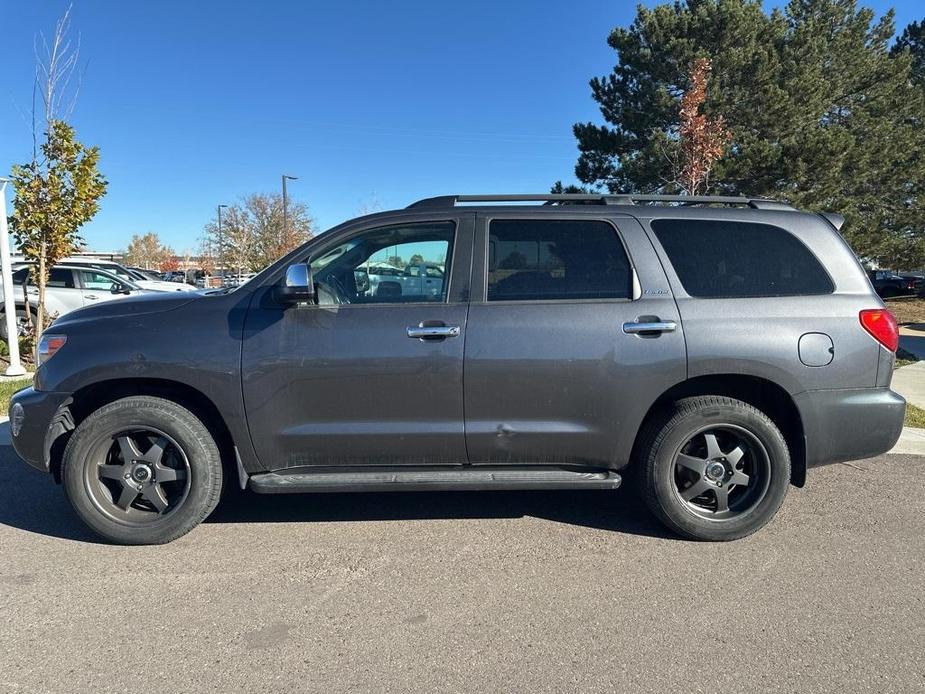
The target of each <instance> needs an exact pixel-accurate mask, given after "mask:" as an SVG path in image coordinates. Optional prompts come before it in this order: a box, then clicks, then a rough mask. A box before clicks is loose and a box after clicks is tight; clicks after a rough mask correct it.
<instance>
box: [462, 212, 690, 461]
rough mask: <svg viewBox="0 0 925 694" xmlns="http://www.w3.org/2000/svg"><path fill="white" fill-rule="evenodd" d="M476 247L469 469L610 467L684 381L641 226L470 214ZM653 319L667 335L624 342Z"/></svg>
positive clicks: (555, 216)
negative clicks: (663, 397) (657, 402)
mask: <svg viewBox="0 0 925 694" xmlns="http://www.w3.org/2000/svg"><path fill="white" fill-rule="evenodd" d="M476 248H477V249H478V250H477V252H476V253H475V255H474V257H475V258H476V261H475V271H474V272H473V290H472V295H473V300H472V303H471V306H470V309H469V321H468V324H467V328H466V369H465V405H466V438H467V443H468V452H469V459H470V462H471V463H473V464H481V463H490V464H544V463H558V464H570V463H571V464H578V465H586V466H592V467H620V466H621V465H622V464H623V463H625V462H626V459H627V457H628V456H629V451H630V449H631V447H632V443H633V439H634V437H635V436H636V432H637V431H638V428H639V424H640V422H641V420H642V418H643V416H644V415H645V413H646V410H647V409H648V407H649V406H650V405H651V403H652V402H653V401H654V399H655V398H656V397H658V395H659V394H660V393H663V392H664V391H665V390H667V389H668V388H669V387H670V386H672V385H674V384H675V383H678V382H680V381H682V380H684V378H685V374H686V354H685V347H684V337H683V335H682V331H681V322H680V319H679V317H678V309H677V306H676V305H675V302H674V299H673V297H672V296H671V295H670V293H669V289H668V283H667V280H666V278H665V276H664V272H663V271H662V269H661V266H660V264H659V262H658V259H657V257H656V256H655V252H654V250H653V248H652V244H651V243H650V242H649V240H648V238H647V237H646V236H645V233H644V231H643V229H642V228H641V226H640V225H639V223H638V222H637V221H636V220H635V219H633V218H631V217H625V218H624V217H615V216H609V217H608V218H597V217H595V216H594V215H592V214H588V213H582V212H580V211H579V212H574V211H573V212H571V213H569V212H568V211H567V210H563V211H561V212H558V213H555V212H551V211H549V210H548V209H546V210H542V211H537V212H532V213H531V212H530V211H529V210H526V211H525V212H523V213H512V212H509V211H504V212H502V211H499V212H498V213H497V214H491V215H488V214H486V215H484V216H483V215H481V214H480V215H479V220H478V234H477V241H476ZM657 322H665V323H667V324H668V326H666V327H668V328H672V327H673V330H672V331H665V332H653V331H647V332H644V333H638V332H633V330H635V329H636V326H635V324H639V323H644V324H651V323H657ZM671 324H673V326H672V325H671Z"/></svg>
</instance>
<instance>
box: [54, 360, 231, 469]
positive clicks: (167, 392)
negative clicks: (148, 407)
mask: <svg viewBox="0 0 925 694" xmlns="http://www.w3.org/2000/svg"><path fill="white" fill-rule="evenodd" d="M130 395H151V396H154V397H160V398H163V399H165V400H170V401H172V402H175V403H177V404H178V405H181V406H183V407H185V408H186V409H188V410H189V411H190V412H192V413H193V414H194V415H196V417H198V418H199V420H200V421H201V422H202V423H203V424H204V425H205V427H206V429H208V430H209V433H210V434H212V438H213V439H214V440H215V444H216V445H217V446H218V450H219V453H220V455H221V458H222V465H223V467H224V468H225V472H226V475H227V476H226V479H236V478H237V475H238V473H237V470H236V467H235V444H234V439H233V437H232V435H231V430H230V429H229V427H228V424H227V423H226V421H225V418H224V417H223V416H222V414H221V412H220V411H219V409H218V407H216V405H215V403H214V402H212V400H211V399H210V398H208V397H207V396H206V395H205V394H204V393H202V392H201V391H199V390H197V389H196V388H193V387H192V386H190V385H187V384H186V383H181V382H179V381H171V380H169V379H161V378H117V379H108V380H105V381H97V382H95V383H91V384H88V385H86V386H83V387H82V388H80V389H78V390H76V391H75V392H74V393H73V395H72V396H71V397H70V398H69V400H68V402H67V403H66V407H67V410H68V411H69V413H70V418H71V420H72V422H71V425H70V426H69V427H67V430H66V431H61V432H59V433H58V435H57V437H56V438H55V439H54V440H53V441H51V442H50V443H49V448H48V449H47V450H49V461H50V472H51V473H52V474H53V475H54V477H55V480H56V481H57V482H60V481H61V457H62V454H63V452H64V447H65V446H66V445H67V440H68V439H69V438H70V435H71V433H72V432H73V430H74V429H76V428H77V426H79V425H80V423H81V422H82V421H83V420H84V419H86V418H87V417H88V416H89V415H90V414H91V413H93V412H95V411H96V410H98V409H99V408H100V407H102V406H104V405H107V404H109V403H110V402H114V401H115V400H119V399H121V398H124V397H128V396H130Z"/></svg>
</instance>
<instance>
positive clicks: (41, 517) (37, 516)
mask: <svg viewBox="0 0 925 694" xmlns="http://www.w3.org/2000/svg"><path fill="white" fill-rule="evenodd" d="M9 426H10V425H9V422H3V423H0V525H8V526H10V527H12V528H19V529H20V530H26V531H28V532H32V533H38V534H40V535H49V536H51V537H61V538H64V539H66V540H81V541H84V542H99V539H98V538H97V537H96V535H94V534H93V533H92V532H91V531H90V530H88V529H87V528H86V527H84V524H83V523H82V522H81V521H80V519H79V518H77V516H76V515H75V514H74V512H73V511H72V510H71V507H70V505H69V504H68V503H67V499H65V498H64V492H63V491H62V489H61V487H60V486H59V485H57V484H55V482H54V480H53V479H52V478H51V475H47V474H45V473H43V472H39V471H38V470H35V469H33V468H31V467H29V466H28V465H26V463H24V462H23V461H21V460H20V459H19V457H18V456H17V455H16V453H15V452H13V448H12V446H10V445H9V443H8V442H9Z"/></svg>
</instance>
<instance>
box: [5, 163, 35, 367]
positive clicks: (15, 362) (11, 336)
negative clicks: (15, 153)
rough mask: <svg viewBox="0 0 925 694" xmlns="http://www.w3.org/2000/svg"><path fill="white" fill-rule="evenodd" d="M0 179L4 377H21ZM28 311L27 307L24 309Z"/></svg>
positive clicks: (11, 272) (10, 265)
mask: <svg viewBox="0 0 925 694" xmlns="http://www.w3.org/2000/svg"><path fill="white" fill-rule="evenodd" d="M7 183H9V181H8V180H7V179H5V178H0V266H2V268H0V270H2V274H3V307H4V311H5V312H6V316H5V317H6V338H7V339H6V341H7V343H8V344H9V348H10V365H9V366H8V367H7V368H6V371H5V372H4V375H5V376H23V375H25V373H26V370H25V369H24V368H23V365H22V364H21V363H20V362H19V326H18V325H17V320H16V299H15V297H14V296H13V265H12V263H11V262H10V235H9V231H8V230H7V228H6V184H7ZM26 310H27V311H28V310H29V309H28V307H27V308H26Z"/></svg>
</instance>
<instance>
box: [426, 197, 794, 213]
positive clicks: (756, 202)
mask: <svg viewBox="0 0 925 694" xmlns="http://www.w3.org/2000/svg"><path fill="white" fill-rule="evenodd" d="M467 202H542V203H543V204H544V205H576V204H577V205H636V204H639V203H653V202H655V203H677V204H679V205H747V206H748V207H751V208H753V209H756V210H792V209H794V208H793V207H791V205H790V204H789V203H786V202H782V201H780V200H768V199H765V198H745V197H732V196H723V195H636V194H635V193H540V194H536V193H530V194H526V195H440V196H437V197H434V198H424V199H423V200H418V201H417V202H413V203H411V204H410V205H408V209H433V208H445V207H455V206H456V205H457V203H467Z"/></svg>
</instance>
